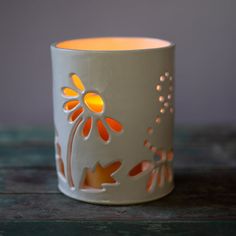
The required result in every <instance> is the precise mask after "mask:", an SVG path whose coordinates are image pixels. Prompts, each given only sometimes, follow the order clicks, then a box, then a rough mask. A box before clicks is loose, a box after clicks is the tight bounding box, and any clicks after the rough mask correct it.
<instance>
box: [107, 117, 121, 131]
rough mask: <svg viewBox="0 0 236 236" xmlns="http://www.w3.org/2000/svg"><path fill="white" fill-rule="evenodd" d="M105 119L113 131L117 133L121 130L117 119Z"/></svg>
mask: <svg viewBox="0 0 236 236" xmlns="http://www.w3.org/2000/svg"><path fill="white" fill-rule="evenodd" d="M105 120H106V122H107V124H108V125H109V127H110V128H111V129H112V130H113V131H115V132H117V133H119V132H121V131H122V130H123V126H122V125H121V124H120V123H119V122H118V121H117V120H114V119H112V118H106V119H105Z"/></svg>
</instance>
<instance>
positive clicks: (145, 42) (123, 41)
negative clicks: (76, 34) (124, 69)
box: [56, 37, 171, 51]
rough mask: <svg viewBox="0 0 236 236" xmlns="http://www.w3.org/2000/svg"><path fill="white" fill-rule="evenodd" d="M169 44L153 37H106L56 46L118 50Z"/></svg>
mask: <svg viewBox="0 0 236 236" xmlns="http://www.w3.org/2000/svg"><path fill="white" fill-rule="evenodd" d="M170 45H171V43H170V42H168V41H165V40H160V39H154V38H132V37H118V38H117V37H114V38H113V37H112V38H109V37H107V38H87V39H74V40H68V41H64V42H59V43H58V44H57V45H56V47H57V48H64V49H72V50H91V51H119V50H140V49H150V48H163V47H168V46H170Z"/></svg>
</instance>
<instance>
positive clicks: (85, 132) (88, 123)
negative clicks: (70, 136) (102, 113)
mask: <svg viewBox="0 0 236 236" xmlns="http://www.w3.org/2000/svg"><path fill="white" fill-rule="evenodd" d="M91 127H92V118H91V117H89V118H88V119H87V120H86V121H85V124H84V127H83V132H82V134H83V136H84V137H87V136H88V135H89V132H90V130H91Z"/></svg>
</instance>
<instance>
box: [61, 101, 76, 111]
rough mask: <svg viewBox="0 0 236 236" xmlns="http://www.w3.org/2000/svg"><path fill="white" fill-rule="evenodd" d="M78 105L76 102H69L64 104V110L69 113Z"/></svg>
mask: <svg viewBox="0 0 236 236" xmlns="http://www.w3.org/2000/svg"><path fill="white" fill-rule="evenodd" d="M78 104H79V101H78V100H71V101H68V102H66V103H65V104H64V110H66V111H69V110H72V109H73V108H75V107H76V106H77V105H78Z"/></svg>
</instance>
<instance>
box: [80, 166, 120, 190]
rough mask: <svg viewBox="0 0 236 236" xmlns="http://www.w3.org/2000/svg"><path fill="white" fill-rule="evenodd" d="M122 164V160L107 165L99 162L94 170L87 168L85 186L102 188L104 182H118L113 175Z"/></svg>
mask: <svg viewBox="0 0 236 236" xmlns="http://www.w3.org/2000/svg"><path fill="white" fill-rule="evenodd" d="M120 166H121V162H120V161H116V162H114V163H112V164H110V165H108V166H106V167H103V166H101V165H100V164H99V163H98V164H97V165H96V167H95V169H94V170H91V169H87V171H86V174H85V180H84V184H83V186H82V187H83V188H97V189H101V188H102V184H103V183H116V180H115V179H114V178H113V177H112V176H111V175H112V173H113V172H115V171H116V170H117V169H118V168H119V167H120Z"/></svg>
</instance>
